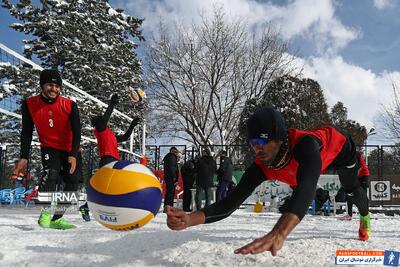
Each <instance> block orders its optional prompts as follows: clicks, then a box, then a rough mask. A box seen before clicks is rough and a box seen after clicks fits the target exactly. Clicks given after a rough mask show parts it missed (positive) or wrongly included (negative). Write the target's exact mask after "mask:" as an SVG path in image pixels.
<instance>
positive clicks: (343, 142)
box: [166, 108, 371, 256]
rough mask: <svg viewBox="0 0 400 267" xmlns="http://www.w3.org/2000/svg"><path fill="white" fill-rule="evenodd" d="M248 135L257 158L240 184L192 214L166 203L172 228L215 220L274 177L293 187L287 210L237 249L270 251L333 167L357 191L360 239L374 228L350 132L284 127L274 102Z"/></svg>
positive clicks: (296, 221)
mask: <svg viewBox="0 0 400 267" xmlns="http://www.w3.org/2000/svg"><path fill="white" fill-rule="evenodd" d="M247 135H248V139H249V142H250V145H251V146H252V148H253V149H254V151H255V153H256V160H255V162H254V163H253V164H252V165H251V166H250V167H249V168H248V169H247V170H246V171H245V173H244V174H243V177H242V179H241V180H240V182H239V184H238V185H237V187H236V188H235V189H234V190H233V191H232V192H231V193H230V194H229V195H228V196H227V197H226V198H224V199H222V200H221V201H220V202H216V203H214V204H212V205H210V206H208V207H205V208H204V209H202V210H200V211H196V212H193V213H190V214H187V213H185V212H184V211H182V210H180V209H177V208H173V207H168V208H167V212H166V213H167V225H168V227H169V228H171V229H172V230H183V229H185V228H187V227H190V226H195V225H198V224H203V223H212V222H215V221H219V220H222V219H224V218H226V217H228V216H229V215H230V214H232V213H233V212H234V211H235V210H236V209H237V208H239V206H240V205H241V204H242V203H243V202H244V201H245V200H246V199H247V197H249V196H250V194H251V193H252V192H253V191H254V189H255V188H256V187H257V186H258V185H260V184H261V183H262V182H263V181H265V180H268V179H276V180H279V181H281V182H284V183H287V184H289V185H290V186H292V187H293V188H294V190H293V193H292V195H291V197H290V201H289V202H288V208H287V210H286V211H285V212H284V213H283V214H282V215H281V217H280V218H279V220H278V221H277V223H276V224H275V226H274V228H273V229H272V230H271V231H270V232H269V233H267V234H266V235H264V236H262V237H260V238H258V239H255V240H254V241H253V242H251V243H249V244H247V245H245V246H243V247H241V248H239V249H236V250H235V253H236V254H243V255H245V254H257V253H262V252H264V251H270V252H271V253H272V255H273V256H275V255H276V254H277V251H278V250H280V249H281V248H282V246H283V243H284V241H285V240H286V238H287V236H288V235H289V234H290V232H291V231H292V230H293V229H294V228H295V227H296V225H298V224H299V223H300V221H301V220H302V219H303V217H304V216H305V214H306V212H307V210H308V208H309V206H310V203H311V201H312V198H313V196H314V192H315V188H316V186H317V182H318V178H319V176H320V173H321V172H323V171H324V170H325V169H326V168H327V167H328V166H332V167H334V168H335V169H336V170H337V171H338V174H339V179H340V182H341V184H342V185H343V187H344V189H345V191H346V192H347V193H350V192H352V193H353V194H354V202H355V204H356V206H357V207H358V210H359V211H360V228H359V239H360V240H367V239H368V238H369V236H370V233H371V225H370V215H369V210H368V199H367V196H366V194H365V191H364V190H363V189H362V188H361V186H360V185H359V183H358V179H357V171H358V160H357V157H356V147H355V145H354V143H353V141H352V139H351V137H350V136H346V135H343V134H342V133H340V132H339V131H337V130H336V129H335V128H333V127H329V126H327V127H322V128H319V129H316V130H312V131H301V130H297V129H288V130H287V129H286V126H285V123H284V120H283V118H282V116H281V114H280V113H279V112H278V111H276V110H275V109H272V108H263V109H260V110H258V111H256V112H255V113H254V114H253V115H252V116H251V117H250V118H249V120H248V122H247Z"/></svg>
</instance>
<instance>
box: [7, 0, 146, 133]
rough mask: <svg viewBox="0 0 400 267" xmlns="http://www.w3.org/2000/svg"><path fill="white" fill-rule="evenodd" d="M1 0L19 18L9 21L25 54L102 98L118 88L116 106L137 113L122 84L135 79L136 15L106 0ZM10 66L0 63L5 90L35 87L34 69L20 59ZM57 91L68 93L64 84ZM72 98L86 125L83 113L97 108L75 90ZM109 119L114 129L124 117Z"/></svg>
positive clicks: (25, 90)
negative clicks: (7, 86)
mask: <svg viewBox="0 0 400 267" xmlns="http://www.w3.org/2000/svg"><path fill="white" fill-rule="evenodd" d="M2 2H3V4H2V6H3V7H4V8H6V9H8V10H9V11H10V14H11V15H12V16H14V17H15V18H16V19H18V20H20V21H21V22H22V23H13V24H11V25H10V27H12V28H13V29H15V30H17V31H20V32H23V33H25V34H27V35H29V37H30V38H29V39H26V40H24V41H23V42H24V44H25V46H24V52H23V54H24V56H25V57H27V58H37V59H39V60H40V65H41V66H42V67H44V68H57V69H58V70H60V72H61V74H62V77H63V79H65V80H68V81H69V82H70V83H72V84H74V85H76V86H78V88H80V89H82V90H83V91H85V92H87V93H89V94H91V95H93V96H95V97H97V98H99V99H101V100H103V101H106V100H107V99H108V98H109V97H110V96H111V94H113V93H118V94H119V95H120V96H122V101H121V104H120V105H119V106H118V109H119V110H121V111H123V112H125V113H128V114H130V115H131V116H133V115H135V113H137V110H133V109H132V108H131V105H130V103H129V93H128V89H129V88H130V87H131V86H132V85H133V84H134V83H137V82H138V81H139V80H140V73H141V64H140V62H139V61H138V59H137V55H136V52H135V49H136V48H137V44H136V43H135V42H134V39H135V38H136V39H138V40H143V37H142V35H141V30H140V26H141V23H142V20H141V19H136V18H134V17H132V16H128V15H126V14H124V13H123V10H119V9H118V10H115V9H113V8H112V7H111V6H110V5H109V3H108V0H100V1H98V0H87V1H75V0H66V1H57V0H44V1H40V3H39V2H31V1H29V0H24V1H20V2H18V3H17V4H13V3H12V2H11V1H9V0H3V1H2ZM35 4H37V5H39V6H35ZM16 67H17V70H15V66H14V67H12V66H0V69H2V70H1V73H2V74H3V77H2V78H4V77H6V78H7V79H8V83H9V84H10V85H11V84H12V85H13V86H14V90H13V91H11V94H12V95H15V94H17V95H20V96H26V95H32V94H33V93H35V92H38V91H39V90H40V89H39V86H38V82H37V81H38V76H36V73H35V72H31V73H30V75H22V74H29V68H28V67H27V66H25V65H23V64H21V65H17V66H16ZM15 73H17V74H20V76H18V75H15ZM63 93H64V94H66V95H72V96H74V93H73V92H72V91H70V89H69V88H68V87H63ZM7 96H8V95H7V94H5V95H3V97H7ZM75 100H76V101H77V103H78V106H79V109H80V112H81V117H82V121H83V124H84V125H89V117H90V116H92V115H93V114H99V113H100V112H101V108H100V107H99V106H97V105H95V104H94V103H93V102H90V101H88V100H87V99H84V98H82V97H81V96H79V95H76V99H75ZM117 119H118V121H117ZM111 120H112V122H113V123H114V124H113V126H114V127H115V128H116V129H117V130H118V129H119V127H121V126H127V125H128V123H129V122H127V121H124V120H123V119H121V118H111ZM123 128H125V127H123ZM83 130H84V134H85V135H88V134H89V133H88V129H86V128H84V129H83Z"/></svg>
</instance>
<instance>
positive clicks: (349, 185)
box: [333, 136, 369, 216]
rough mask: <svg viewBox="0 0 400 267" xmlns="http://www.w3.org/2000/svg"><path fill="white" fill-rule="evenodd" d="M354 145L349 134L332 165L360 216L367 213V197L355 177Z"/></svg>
mask: <svg viewBox="0 0 400 267" xmlns="http://www.w3.org/2000/svg"><path fill="white" fill-rule="evenodd" d="M355 152H356V147H355V145H354V142H353V140H352V139H351V137H350V136H347V140H346V143H345V144H344V146H343V148H342V151H341V152H340V153H339V156H338V157H337V160H335V162H334V164H333V166H334V168H335V169H336V170H337V173H338V175H339V180H340V183H341V184H342V186H343V188H344V191H345V192H346V193H347V195H349V194H350V195H353V202H354V204H355V205H356V206H357V208H358V211H359V212H360V214H361V215H362V216H365V215H367V214H368V212H369V210H368V197H367V193H366V191H365V190H364V189H363V188H362V187H361V185H360V182H359V180H358V177H357V173H358V169H359V167H360V164H359V161H358V159H357V157H356V153H355Z"/></svg>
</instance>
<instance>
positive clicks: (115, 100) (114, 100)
mask: <svg viewBox="0 0 400 267" xmlns="http://www.w3.org/2000/svg"><path fill="white" fill-rule="evenodd" d="M118 102H119V97H118V95H117V94H113V95H112V96H111V104H112V105H114V106H115V105H117V104H118Z"/></svg>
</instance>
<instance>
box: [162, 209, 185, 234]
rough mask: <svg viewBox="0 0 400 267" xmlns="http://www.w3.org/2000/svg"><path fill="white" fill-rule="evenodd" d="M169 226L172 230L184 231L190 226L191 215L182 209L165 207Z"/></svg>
mask: <svg viewBox="0 0 400 267" xmlns="http://www.w3.org/2000/svg"><path fill="white" fill-rule="evenodd" d="M165 212H166V214H167V225H168V227H169V228H170V229H171V230H176V231H179V230H183V229H186V228H187V227H189V226H190V215H189V214H186V212H184V211H183V210H181V209H177V208H174V207H171V206H165Z"/></svg>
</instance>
